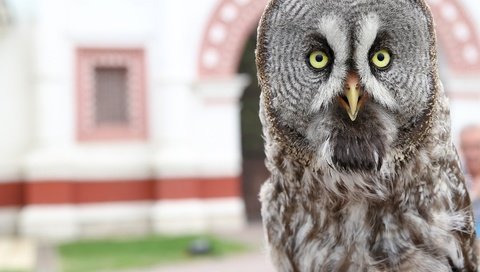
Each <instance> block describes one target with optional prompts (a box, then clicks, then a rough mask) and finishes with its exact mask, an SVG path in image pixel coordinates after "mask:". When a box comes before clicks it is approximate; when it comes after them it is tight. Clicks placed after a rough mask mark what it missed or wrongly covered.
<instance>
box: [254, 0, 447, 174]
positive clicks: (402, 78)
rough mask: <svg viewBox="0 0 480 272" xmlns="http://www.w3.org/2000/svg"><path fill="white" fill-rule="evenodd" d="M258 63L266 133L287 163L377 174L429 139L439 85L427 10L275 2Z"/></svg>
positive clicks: (395, 3)
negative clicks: (398, 154)
mask: <svg viewBox="0 0 480 272" xmlns="http://www.w3.org/2000/svg"><path fill="white" fill-rule="evenodd" d="M256 54H257V67H258V77H259V82H260V85H261V87H262V95H261V102H260V103H261V113H260V115H261V119H262V120H263V121H262V122H263V123H264V126H265V127H266V132H265V133H266V134H267V138H271V139H273V141H275V142H276V144H277V145H279V146H281V148H282V149H283V154H286V155H287V156H293V158H294V159H297V160H303V161H304V162H305V163H311V162H312V160H316V161H319V160H320V161H324V162H326V163H328V165H330V166H331V167H334V168H335V169H338V170H340V171H378V170H379V169H380V168H381V166H382V163H383V161H384V159H385V156H386V155H387V154H388V153H389V152H392V150H394V149H395V150H402V148H404V147H403V146H406V145H412V143H416V142H418V141H420V139H421V138H422V137H423V136H422V135H424V134H425V133H426V132H425V131H426V129H427V127H428V123H429V118H431V115H432V114H431V112H432V108H433V104H434V101H435V96H436V94H437V90H438V89H439V80H438V76H437V75H438V72H437V64H436V62H437V60H436V41H435V34H434V28H433V22H432V16H431V13H430V11H429V9H428V8H427V6H426V4H425V2H424V1H423V0H337V1H330V0H272V1H271V2H270V3H269V5H268V6H267V8H266V10H265V13H264V15H263V17H262V19H261V22H260V25H259V31H258V43H257V52H256ZM404 149H405V148H404Z"/></svg>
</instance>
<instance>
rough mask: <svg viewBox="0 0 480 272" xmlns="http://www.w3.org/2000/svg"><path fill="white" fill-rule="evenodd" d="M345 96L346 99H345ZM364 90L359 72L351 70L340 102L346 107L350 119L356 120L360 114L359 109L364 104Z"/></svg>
mask: <svg viewBox="0 0 480 272" xmlns="http://www.w3.org/2000/svg"><path fill="white" fill-rule="evenodd" d="M345 97H346V100H347V101H345ZM362 98H363V97H362V91H361V89H360V77H359V76H358V74H357V73H352V72H350V73H349V74H348V76H347V82H346V84H345V92H344V98H341V97H340V98H339V101H340V104H341V105H342V106H343V108H345V110H346V111H347V113H348V116H349V117H350V120H352V121H355V120H356V119H357V116H358V111H359V110H360V108H361V106H362V105H363V100H364V99H362Z"/></svg>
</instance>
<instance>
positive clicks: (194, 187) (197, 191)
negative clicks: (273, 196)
mask: <svg viewBox="0 0 480 272" xmlns="http://www.w3.org/2000/svg"><path fill="white" fill-rule="evenodd" d="M240 182H241V181H240V178H239V177H225V178H197V179H191V178H183V179H181V178H174V179H163V180H159V181H157V186H156V197H157V199H182V198H220V197H239V196H241V190H240V186H241V183H240Z"/></svg>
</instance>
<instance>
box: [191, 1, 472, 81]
mask: <svg viewBox="0 0 480 272" xmlns="http://www.w3.org/2000/svg"><path fill="white" fill-rule="evenodd" d="M427 1H428V3H429V4H430V7H431V10H432V13H433V16H434V17H435V21H436V24H437V27H436V29H437V34H438V37H439V42H440V44H441V45H442V48H443V49H444V53H445V56H446V60H447V63H448V64H449V69H450V70H451V71H452V72H455V73H458V74H469V73H478V72H480V40H479V38H478V34H477V31H476V29H475V24H474V23H473V22H472V20H471V18H470V17H469V16H468V15H467V12H466V10H465V9H464V8H463V7H462V5H461V4H460V3H459V1H458V0H427ZM267 2H268V0H220V1H219V4H218V5H217V7H216V8H215V10H214V12H213V15H212V17H211V18H210V20H209V22H208V25H207V28H206V30H205V32H204V35H203V41H202V44H201V47H200V54H199V60H198V74H199V76H200V77H201V78H209V77H230V76H233V75H234V74H235V73H236V72H237V67H238V63H239V60H240V57H241V56H242V53H243V46H244V44H245V42H246V40H247V39H248V37H249V36H250V34H251V32H252V31H253V29H255V27H256V25H257V23H258V20H259V18H260V16H261V14H262V12H263V10H264V8H265V6H266V4H267Z"/></svg>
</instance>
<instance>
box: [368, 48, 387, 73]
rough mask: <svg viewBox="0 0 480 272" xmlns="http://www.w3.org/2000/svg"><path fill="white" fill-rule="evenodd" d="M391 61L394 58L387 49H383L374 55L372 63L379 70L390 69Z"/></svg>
mask: <svg viewBox="0 0 480 272" xmlns="http://www.w3.org/2000/svg"><path fill="white" fill-rule="evenodd" d="M391 60H392V58H391V56H390V52H388V51H387V50H386V49H382V50H380V51H377V52H376V53H375V54H374V55H373V57H372V60H371V61H372V63H373V65H375V66H376V67H377V68H380V69H383V68H387V67H388V65H389V64H390V61H391Z"/></svg>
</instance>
